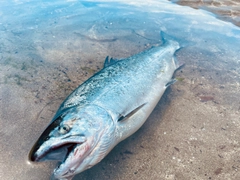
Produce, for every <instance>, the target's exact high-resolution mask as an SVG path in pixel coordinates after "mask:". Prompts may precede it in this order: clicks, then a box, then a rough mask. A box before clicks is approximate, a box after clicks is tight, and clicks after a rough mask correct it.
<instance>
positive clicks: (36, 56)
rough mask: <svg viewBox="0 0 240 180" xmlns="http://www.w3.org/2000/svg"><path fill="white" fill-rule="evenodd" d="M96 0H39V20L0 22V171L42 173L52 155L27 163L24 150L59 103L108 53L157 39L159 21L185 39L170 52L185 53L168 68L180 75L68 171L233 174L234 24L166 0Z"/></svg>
mask: <svg viewBox="0 0 240 180" xmlns="http://www.w3.org/2000/svg"><path fill="white" fill-rule="evenodd" d="M192 2H193V1H192ZM99 4H100V5H99V6H97V5H96V4H94V3H92V4H91V3H89V4H85V5H83V6H80V5H79V4H77V5H78V6H76V7H78V8H76V9H74V8H72V7H73V6H72V5H71V4H69V8H70V7H71V8H72V9H71V8H70V10H69V12H70V11H71V13H72V14H71V13H66V12H67V11H68V8H66V7H65V5H62V6H63V7H62V6H61V5H59V4H57V5H59V6H57V5H54V4H53V5H52V4H50V5H52V9H51V6H50V5H49V4H40V5H39V6H38V7H41V8H42V9H41V11H40V12H39V13H40V14H41V13H43V14H44V15H46V14H48V15H49V17H48V18H47V20H46V19H44V20H41V18H40V17H37V18H36V17H33V16H28V14H22V15H21V18H22V19H24V21H22V22H18V21H19V19H18V18H16V19H14V18H13V17H11V18H13V19H12V20H11V21H8V20H6V21H4V23H1V24H0V30H1V32H2V36H0V38H1V39H0V42H1V43H0V58H1V59H0V72H1V73H0V109H1V111H0V126H1V130H0V137H1V138H0V144H1V147H0V155H1V158H0V179H6V180H14V179H19V180H25V179H30V180H39V179H43V180H45V179H46V180H47V179H49V177H50V175H51V172H52V170H53V169H54V167H55V163H36V164H29V163H28V161H27V155H28V152H29V150H30V149H31V146H32V145H33V144H34V142H35V141H36V140H37V138H38V137H39V135H40V134H41V132H42V131H43V130H44V129H45V127H46V125H47V124H48V123H49V122H50V120H51V118H52V116H53V115H54V113H55V112H56V110H57V108H58V106H59V105H60V103H61V102H62V101H63V100H64V99H65V97H66V96H67V95H68V94H69V93H70V92H71V91H72V90H74V89H75V88H76V87H77V86H78V85H79V84H81V83H82V82H84V81H85V80H86V79H88V78H89V77H90V76H91V75H93V74H94V73H95V72H97V71H98V70H100V69H101V68H102V66H103V62H104V59H105V57H106V56H107V55H109V56H110V57H114V58H124V57H128V56H131V55H133V54H135V53H138V52H140V51H142V50H144V49H148V48H149V47H151V46H152V45H156V44H161V40H159V39H160V38H159V31H160V29H161V30H165V31H166V32H167V33H169V34H171V35H172V36H174V37H176V38H177V39H184V40H186V41H189V42H192V44H191V43H190V46H186V47H184V48H182V49H181V50H180V51H179V52H177V59H178V60H179V61H181V62H185V66H184V67H182V68H181V69H179V70H178V71H177V72H176V73H175V75H174V76H175V77H178V78H179V79H180V80H179V81H178V82H177V83H175V84H174V85H172V86H170V87H169V88H168V89H167V91H166V92H165V94H164V95H163V97H162V99H161V100H160V102H159V103H158V105H157V106H156V108H155V109H154V111H153V113H152V114H151V115H150V117H149V119H148V120H147V121H146V123H145V124H144V125H143V126H142V127H141V128H140V130H139V131H137V132H136V133H135V134H134V135H132V136H131V137H129V138H128V139H126V140H125V141H123V142H121V143H120V144H119V145H117V146H116V147H115V148H114V149H113V150H112V151H111V152H110V154H109V155H108V156H107V157H106V158H105V159H104V160H103V161H102V162H100V163H99V164H98V165H96V166H94V167H93V168H91V169H89V170H87V171H85V172H83V173H81V174H79V175H77V176H76V177H75V178H74V180H78V179H81V180H97V179H102V180H108V179H112V180H118V179H121V180H125V179H126V180H127V179H131V180H135V179H140V180H145V179H151V180H152V179H166V180H175V179H176V180H186V179H196V180H202V179H220V180H225V179H230V180H237V179H240V173H239V171H240V156H239V152H240V145H239V139H240V121H239V115H240V101H239V97H240V91H239V90H240V84H239V82H240V74H239V72H240V66H239V64H240V56H239V53H238V52H240V43H239V38H240V30H239V29H238V28H237V27H235V26H233V25H231V24H230V23H225V22H221V21H219V20H214V18H213V19H211V17H208V16H206V18H205V14H204V13H201V12H199V11H197V13H196V14H194V13H195V11H194V13H193V12H192V10H190V9H184V10H183V11H182V12H179V11H178V9H179V8H180V7H181V6H176V10H174V9H173V10H172V11H170V10H168V9H167V8H170V9H172V8H174V7H175V6H172V5H169V4H168V3H167V4H166V6H165V4H163V5H162V4H161V3H160V4H156V6H154V7H152V6H150V5H149V6H146V5H142V6H139V7H138V6H137V8H136V7H135V6H133V7H132V6H130V5H119V9H121V10H119V11H116V9H115V8H114V6H112V7H111V6H107V5H106V4H104V3H103V4H101V3H99ZM189 5H190V4H189ZM18 6H20V5H18ZM49 6H50V7H49ZM142 7H144V10H143V9H142ZM162 7H164V8H166V10H163V9H161V8H162ZM198 7H199V6H198ZM216 7H217V6H216ZM27 8H28V9H30V11H31V9H33V10H32V13H33V14H34V13H36V12H37V11H36V9H39V8H36V4H34V3H28V4H27ZM34 8H36V9H34ZM44 8H45V9H46V10H45V11H44ZM79 8H80V9H81V11H80V12H79V11H78V9H79ZM135 8H136V9H135ZM13 9H14V7H13ZM17 9H18V8H16V10H15V11H14V13H17V12H18V11H17ZM150 9H151V10H152V11H153V12H152V13H151V12H150ZM100 10H101V11H100ZM148 11H149V12H148ZM187 11H189V13H190V14H191V16H193V20H192V19H190V18H191V17H190V16H189V15H184V13H185V12H187ZM28 13H30V12H28ZM128 13H129V14H128ZM174 13H176V17H175V14H174ZM3 14H4V12H3ZM69 14H71V15H69ZM146 14H147V15H148V16H146ZM90 15H91V16H90ZM10 16H14V15H9V17H10ZM178 16H180V18H179V19H181V22H179V23H180V24H176V22H177V21H176V19H178ZM4 17H5V18H6V19H7V18H9V17H8V16H4ZM90 17H91V18H90ZM159 17H160V18H159ZM195 17H196V18H195ZM197 17H200V18H199V19H197ZM185 18H186V19H185ZM188 18H189V19H188ZM201 18H203V19H201ZM207 19H209V22H207ZM194 20H195V21H194ZM179 21H180V20H179ZM191 21H192V23H189V22H191ZM188 23H189V24H188ZM175 24H176V25H175ZM201 28H202V29H201Z"/></svg>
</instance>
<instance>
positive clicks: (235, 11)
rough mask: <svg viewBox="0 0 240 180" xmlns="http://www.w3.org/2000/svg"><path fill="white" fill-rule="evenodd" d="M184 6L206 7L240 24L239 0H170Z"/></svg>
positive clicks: (224, 18)
mask: <svg viewBox="0 0 240 180" xmlns="http://www.w3.org/2000/svg"><path fill="white" fill-rule="evenodd" d="M170 1H172V2H175V3H177V4H179V5H182V6H190V7H192V8H195V9H199V8H200V9H205V10H207V11H210V12H212V13H214V14H215V15H216V16H217V17H218V18H220V19H222V20H224V21H229V22H232V23H233V24H235V25H237V26H240V2H239V1H238V0H226V1H222V0H190V1H188V0H187V1H186V0H170Z"/></svg>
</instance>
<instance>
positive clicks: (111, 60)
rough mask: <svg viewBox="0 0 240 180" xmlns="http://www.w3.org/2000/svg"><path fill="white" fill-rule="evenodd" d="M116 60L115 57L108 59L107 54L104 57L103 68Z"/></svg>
mask: <svg viewBox="0 0 240 180" xmlns="http://www.w3.org/2000/svg"><path fill="white" fill-rule="evenodd" d="M117 61H118V60H117V59H113V58H110V59H109V56H107V57H106V59H105V62H104V66H103V68H105V67H108V66H110V65H112V64H115V63H116V62H117Z"/></svg>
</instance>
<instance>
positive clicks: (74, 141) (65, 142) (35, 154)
mask: <svg viewBox="0 0 240 180" xmlns="http://www.w3.org/2000/svg"><path fill="white" fill-rule="evenodd" d="M112 122H113V121H112V118H111V116H110V115H109V114H108V113H107V112H106V111H105V110H103V109H101V108H99V107H95V106H90V107H85V108H77V107H75V108H73V109H70V110H68V111H66V112H65V113H63V114H62V115H61V116H59V117H58V118H56V119H55V120H54V121H52V123H51V124H50V125H49V126H48V127H47V128H46V130H45V131H44V132H43V133H42V135H41V136H40V138H39V139H38V141H37V142H36V143H35V145H34V146H33V148H32V150H31V151H30V153H29V159H30V161H35V162H38V161H46V160H57V161H60V162H61V163H60V164H59V165H58V167H57V168H56V169H55V170H54V177H55V178H57V179H71V178H72V177H73V176H74V175H75V174H77V173H80V172H82V171H84V170H85V169H88V168H90V167H92V166H93V165H95V164H96V163H98V161H99V160H98V159H99V158H97V157H96V156H98V154H96V153H93V152H96V151H97V150H96V149H98V147H99V146H101V142H102V141H101V137H102V136H103V134H105V133H106V130H107V129H109V127H111V125H112ZM99 156H101V153H100V155H99ZM102 158H103V157H102ZM95 161H96V162H95Z"/></svg>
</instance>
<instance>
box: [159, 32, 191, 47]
mask: <svg viewBox="0 0 240 180" xmlns="http://www.w3.org/2000/svg"><path fill="white" fill-rule="evenodd" d="M160 36H161V41H162V43H163V44H164V43H166V42H169V41H172V42H178V44H179V49H180V48H183V47H187V46H190V45H193V43H191V42H188V41H186V40H185V39H184V40H183V39H180V38H177V37H173V36H170V35H169V34H167V33H165V32H164V31H160Z"/></svg>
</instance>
